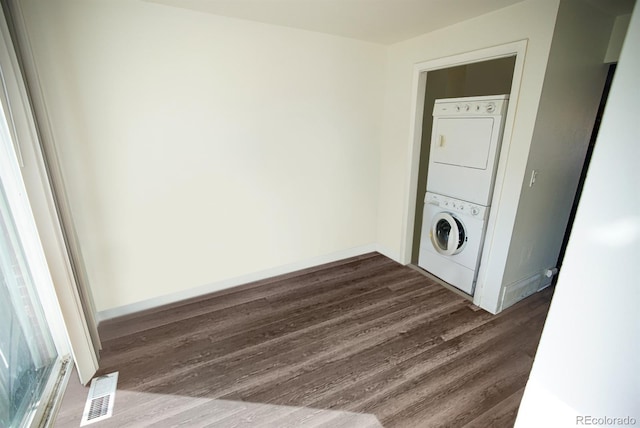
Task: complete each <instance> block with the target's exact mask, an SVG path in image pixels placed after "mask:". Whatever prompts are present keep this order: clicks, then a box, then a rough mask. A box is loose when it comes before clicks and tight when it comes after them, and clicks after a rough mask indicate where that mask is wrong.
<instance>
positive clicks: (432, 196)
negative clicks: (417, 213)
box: [424, 192, 489, 219]
mask: <svg viewBox="0 0 640 428" xmlns="http://www.w3.org/2000/svg"><path fill="white" fill-rule="evenodd" d="M424 202H425V204H431V205H435V206H437V207H440V208H442V210H443V211H448V212H455V213H458V214H461V215H468V216H469V217H474V218H479V219H484V218H485V216H486V214H487V212H488V210H489V207H485V206H483V205H478V204H474V203H471V202H467V201H462V200H460V199H455V198H450V197H448V196H443V195H439V194H437V193H430V192H427V193H426V195H425V197H424Z"/></svg>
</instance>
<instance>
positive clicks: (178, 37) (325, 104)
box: [22, 0, 385, 311]
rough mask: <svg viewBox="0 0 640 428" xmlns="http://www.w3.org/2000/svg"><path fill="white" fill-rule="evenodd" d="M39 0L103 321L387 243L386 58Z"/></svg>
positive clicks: (212, 19) (306, 38)
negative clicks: (114, 312)
mask: <svg viewBox="0 0 640 428" xmlns="http://www.w3.org/2000/svg"><path fill="white" fill-rule="evenodd" d="M22 3H23V8H24V14H25V19H26V23H27V26H28V31H29V36H30V38H31V42H32V45H33V50H34V55H35V60H36V64H37V67H38V70H39V72H40V78H41V81H42V86H43V90H44V95H45V100H46V103H47V107H48V110H49V114H50V117H51V122H52V125H53V131H54V136H55V139H56V144H57V146H58V149H59V152H60V153H59V154H60V159H61V162H62V167H63V170H64V174H65V179H66V183H67V184H68V186H69V189H68V191H69V199H70V204H71V208H72V212H73V215H74V218H75V221H76V223H77V227H78V235H79V239H80V244H81V247H82V249H83V252H84V256H85V259H86V260H85V261H86V265H87V271H88V275H89V279H90V282H91V286H92V289H93V293H94V296H95V299H96V306H97V309H98V310H99V311H104V310H107V309H112V308H116V307H121V306H123V305H129V304H132V303H135V302H140V301H144V300H147V299H154V298H157V297H159V296H165V295H170V294H172V293H180V292H183V291H185V290H189V289H192V288H193V287H197V286H202V285H206V284H212V283H218V281H223V280H228V279H229V278H236V277H241V276H243V275H247V274H251V273H254V272H259V271H263V270H266V269H272V268H274V267H278V266H283V265H287V264H292V263H299V262H301V261H305V260H309V259H313V258H315V257H321V256H325V255H328V254H334V253H340V252H344V251H348V250H350V249H353V248H361V246H363V245H370V244H373V243H375V241H376V224H377V215H376V213H377V208H378V176H379V173H378V168H379V166H378V163H379V135H380V129H379V124H380V122H381V118H382V116H381V114H382V104H383V101H382V97H383V90H382V87H383V76H382V73H383V69H384V60H385V50H384V49H383V48H382V47H381V46H378V45H373V44H368V43H364V42H358V41H354V40H351V39H345V38H339V37H333V36H328V35H323V34H318V33H312V32H305V31H299V30H293V29H288V28H282V27H275V26H269V25H263V24H257V23H251V22H245V21H240V20H233V19H228V18H223V17H218V16H214V15H208V14H204V13H199V12H194V11H189V10H183V9H179V8H173V7H168V6H163V5H158V4H153V3H147V2H140V1H130V0H117V1H116V0H100V1H97V0H96V1H91V2H78V1H72V0H57V1H50V2H42V1H38V0H27V1H24V2H22Z"/></svg>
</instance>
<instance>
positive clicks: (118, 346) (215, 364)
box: [56, 253, 552, 428]
mask: <svg viewBox="0 0 640 428" xmlns="http://www.w3.org/2000/svg"><path fill="white" fill-rule="evenodd" d="M551 294H552V291H551V290H545V291H543V292H541V293H537V294H536V295H533V296H531V297H529V298H528V299H526V300H525V301H523V302H520V303H519V304H517V305H514V306H513V307H511V308H509V309H507V310H506V311H504V312H503V313H501V314H499V315H496V316H494V315H491V314H489V313H487V312H485V311H483V310H480V309H478V308H477V307H476V306H474V305H472V303H471V302H470V301H469V300H467V299H465V298H463V297H461V296H459V295H457V294H455V293H453V292H451V291H449V290H447V289H446V288H444V287H442V286H440V285H438V284H437V283H435V282H434V281H432V280H431V279H429V278H427V277H426V276H424V275H422V274H421V273H420V272H419V271H417V270H415V269H413V268H410V267H405V266H401V265H399V264H397V263H395V262H393V261H391V260H390V259H388V258H386V257H384V256H381V255H379V254H376V253H372V254H368V255H363V256H359V257H355V258H352V259H346V260H342V261H339V262H334V263H330V264H327V265H324V266H317V267H314V268H310V269H305V270H302V271H299V272H293V273H290V274H287V275H282V276H279V277H275V278H269V279H267V280H262V281H256V282H254V283H251V284H246V285H244V286H240V287H236V288H234V289H230V290H225V291H224V292H219V293H213V294H212V295H210V296H205V297H203V298H201V299H191V300H188V301H185V302H181V303H179V304H175V305H169V306H167V307H163V308H158V309H157V310H156V311H145V312H142V313H139V314H135V315H129V316H126V317H122V318H121V319H116V320H110V321H109V322H107V323H105V324H104V325H101V327H100V329H101V334H102V337H103V338H107V339H106V340H105V341H104V349H103V352H102V358H101V361H100V373H109V372H112V371H116V370H117V371H119V372H120V379H119V385H118V393H117V395H116V406H115V410H114V415H113V417H112V418H111V419H108V420H106V421H104V422H99V423H98V424H96V425H95V426H96V428H100V426H104V427H143V426H154V427H157V426H160V427H165V426H166V427H209V426H211V427H224V426H229V427H240V426H247V427H248V426H256V427H279V428H284V427H332V428H335V427H340V426H345V427H347V426H348V427H360V426H361V427H371V428H380V427H381V426H383V425H384V426H385V427H395V426H397V427H422V426H424V427H432V426H450V427H458V426H460V427H461V426H468V427H480V426H510V425H512V424H513V421H514V419H515V414H516V412H517V406H518V405H519V400H520V398H521V393H522V390H523V388H524V384H525V382H526V379H527V377H528V373H529V370H530V368H531V362H532V357H533V355H534V354H535V349H536V347H537V343H538V340H539V335H540V333H541V331H542V326H543V324H544V319H545V316H546V312H547V309H548V306H549V302H550V299H551ZM86 392H87V388H85V387H81V386H78V385H70V387H69V388H68V391H67V395H66V396H65V399H64V401H63V407H62V409H61V411H60V414H59V416H58V419H57V421H56V426H58V427H67V426H74V427H77V426H78V424H79V418H80V414H81V412H82V407H83V404H84V398H85V397H86ZM80 397H81V399H80ZM80 401H81V402H80Z"/></svg>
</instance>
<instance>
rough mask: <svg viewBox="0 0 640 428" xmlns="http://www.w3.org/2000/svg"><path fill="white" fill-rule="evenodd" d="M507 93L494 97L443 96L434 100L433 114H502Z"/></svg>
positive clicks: (505, 104)
mask: <svg viewBox="0 0 640 428" xmlns="http://www.w3.org/2000/svg"><path fill="white" fill-rule="evenodd" d="M508 99H509V96H508V95H500V96H495V97H491V96H489V97H467V98H445V99H440V100H436V102H435V104H434V106H433V115H434V116H497V115H502V114H504V112H505V110H506V107H507V100H508Z"/></svg>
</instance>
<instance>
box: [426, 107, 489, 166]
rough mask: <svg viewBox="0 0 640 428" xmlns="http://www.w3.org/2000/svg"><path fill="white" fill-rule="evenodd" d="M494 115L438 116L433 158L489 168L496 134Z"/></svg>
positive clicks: (446, 163)
mask: <svg viewBox="0 0 640 428" xmlns="http://www.w3.org/2000/svg"><path fill="white" fill-rule="evenodd" d="M493 122H494V119H493V118H491V117H464V118H448V117H447V118H436V121H435V124H434V132H433V140H432V142H431V153H430V155H431V161H432V162H435V163H440V164H445V165H455V166H461V167H466V168H475V169H486V168H487V162H488V159H489V151H490V149H491V136H492V134H493Z"/></svg>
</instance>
